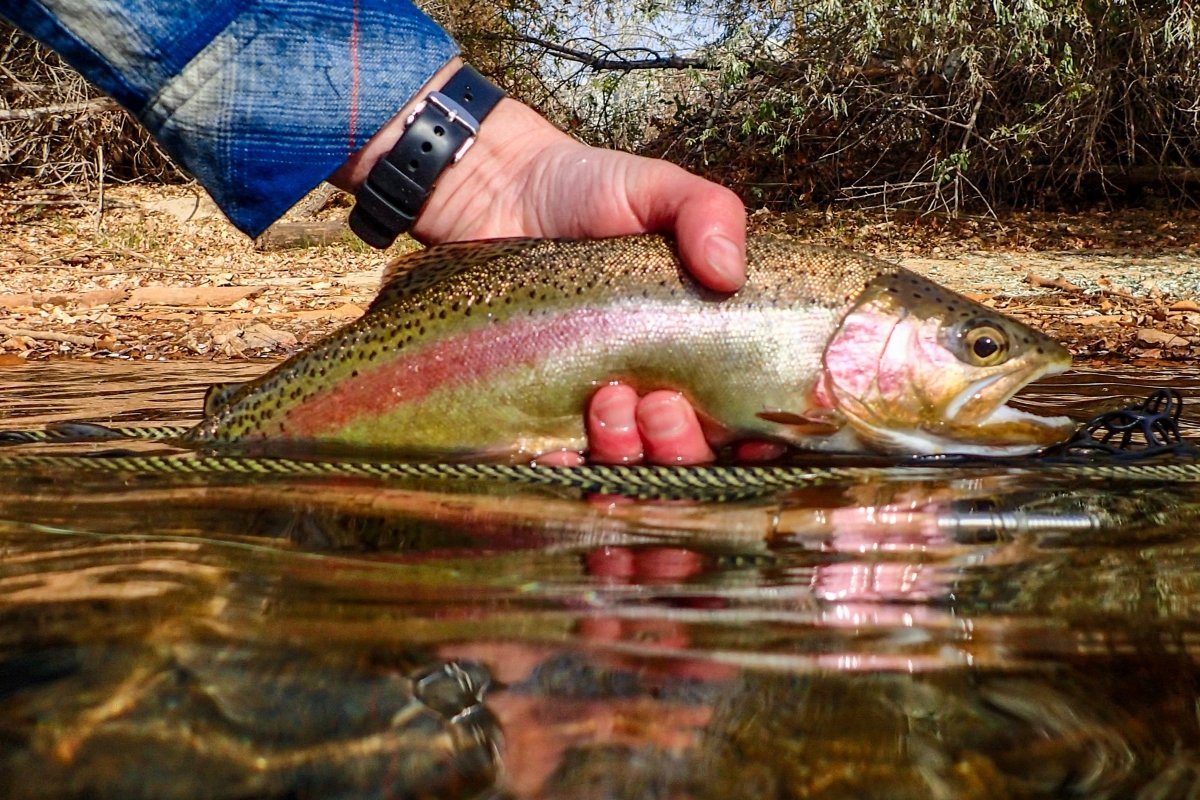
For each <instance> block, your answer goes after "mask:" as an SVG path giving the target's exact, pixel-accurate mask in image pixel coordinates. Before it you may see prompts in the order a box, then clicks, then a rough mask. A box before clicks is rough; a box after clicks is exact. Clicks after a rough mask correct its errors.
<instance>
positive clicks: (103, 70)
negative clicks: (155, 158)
mask: <svg viewBox="0 0 1200 800" xmlns="http://www.w3.org/2000/svg"><path fill="white" fill-rule="evenodd" d="M0 16H4V17H7V18H8V19H9V20H11V21H12V22H13V23H14V24H16V25H17V26H18V27H19V28H22V29H23V30H25V31H26V32H28V33H29V34H31V35H32V36H34V37H35V38H37V39H39V40H41V41H42V42H43V43H44V44H46V45H47V46H49V47H51V48H53V49H54V50H56V51H58V52H59V54H61V55H62V56H63V58H64V59H66V60H67V61H68V62H69V63H70V64H71V65H72V66H74V67H75V68H77V69H78V70H79V71H80V72H82V73H83V74H84V75H85V76H86V77H87V78H88V79H89V80H91V81H92V82H93V83H94V84H96V85H97V86H99V87H100V88H101V89H102V90H104V91H105V92H107V93H108V94H110V95H112V96H113V97H114V98H115V99H116V100H117V101H118V102H120V103H121V104H122V105H124V106H125V107H126V108H128V109H129V110H130V111H131V112H132V113H133V114H134V115H135V116H136V117H137V118H138V119H139V120H140V121H141V122H142V124H144V125H145V126H146V128H147V129H148V130H149V131H150V133H151V134H152V135H153V136H154V137H155V138H156V139H158V141H159V142H160V143H161V144H162V145H163V147H164V149H166V150H167V152H169V153H170V154H171V156H172V157H173V158H175V159H176V161H177V162H178V163H180V164H182V165H183V166H184V167H185V168H186V169H187V170H189V171H190V172H191V173H192V174H193V175H195V176H196V178H197V179H198V180H199V181H200V182H201V183H202V184H204V186H205V188H207V189H208V191H209V193H210V194H212V196H213V199H214V200H216V202H217V204H218V205H220V206H221V208H222V210H224V212H225V213H226V215H227V216H228V217H229V218H230V220H232V221H233V223H234V224H235V225H237V226H238V227H239V228H241V229H242V230H243V231H245V232H246V233H248V234H250V235H251V236H257V235H258V234H259V233H261V232H262V231H263V230H264V229H265V228H266V227H267V226H268V225H270V224H271V223H272V222H274V221H275V220H276V219H278V218H279V217H280V216H282V215H283V213H284V212H285V211H287V209H288V208H290V207H291V206H292V205H294V204H295V203H296V202H297V201H298V200H299V199H300V198H301V197H303V196H304V195H305V193H307V192H308V191H309V190H310V189H312V188H313V187H314V186H316V185H317V184H318V183H320V182H321V181H322V180H324V179H325V178H327V177H328V176H329V175H330V174H332V173H333V172H334V171H335V170H336V169H337V168H338V167H339V166H341V165H342V163H344V162H345V161H346V159H347V158H348V157H349V156H350V155H351V154H352V153H354V152H355V151H356V150H358V149H359V148H360V147H362V145H363V144H365V143H366V140H367V139H369V138H370V137H371V136H372V135H374V133H375V132H376V131H377V130H378V129H379V128H380V127H382V126H383V124H384V123H385V122H387V121H388V120H389V119H391V118H392V117H393V116H394V115H395V114H396V112H397V111H398V110H399V109H400V108H401V107H402V106H403V105H404V104H405V103H407V102H408V101H409V100H410V99H411V98H412V96H413V95H414V94H416V92H417V91H418V90H419V89H420V88H421V86H422V85H423V84H424V83H425V82H426V81H427V80H429V78H430V77H432V76H433V74H434V73H435V72H436V71H437V70H438V69H439V68H440V67H441V66H442V65H444V64H445V63H446V62H447V61H449V60H450V58H451V57H453V56H454V55H455V54H456V53H457V52H458V47H457V45H456V44H455V43H454V42H453V40H451V38H450V37H449V36H448V35H447V34H446V32H445V31H443V30H442V29H441V28H439V27H438V26H437V25H436V24H435V23H434V22H433V21H432V20H430V19H429V18H428V17H426V16H425V15H424V14H423V13H421V12H420V11H419V10H417V8H416V7H415V6H413V5H412V3H411V2H409V0H157V2H156V1H155V0H0Z"/></svg>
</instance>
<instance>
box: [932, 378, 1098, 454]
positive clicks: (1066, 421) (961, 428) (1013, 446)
mask: <svg viewBox="0 0 1200 800" xmlns="http://www.w3.org/2000/svg"><path fill="white" fill-rule="evenodd" d="M1069 367H1070V363H1069V362H1067V363H1056V362H1051V363H1049V364H1046V365H1043V366H1040V367H1038V368H1036V369H1033V370H1015V371H1010V372H1004V373H1000V374H997V375H988V376H985V377H983V378H980V379H979V380H977V381H974V382H972V383H971V384H969V385H968V386H967V387H966V388H965V389H963V390H962V391H961V392H960V393H959V394H958V395H956V396H955V397H954V398H953V399H951V401H950V402H949V403H948V404H947V405H946V407H945V410H944V412H943V415H942V423H941V424H940V425H938V426H936V427H937V432H938V433H940V434H943V436H939V437H938V438H945V439H947V440H948V441H946V443H945V446H946V448H947V449H946V451H945V452H958V453H968V454H978V455H1022V454H1025V453H1032V452H1036V451H1038V450H1041V449H1043V448H1046V447H1049V446H1051V445H1054V444H1058V443H1059V442H1061V441H1063V440H1064V439H1066V438H1067V437H1069V436H1070V435H1071V434H1072V433H1073V432H1074V430H1075V421H1074V420H1072V419H1071V418H1070V417H1065V416H1056V417H1045V416H1041V415H1039V414H1034V413H1031V412H1028V411H1022V410H1020V409H1017V408H1014V407H1013V406H1011V405H1009V401H1011V400H1012V398H1013V396H1014V395H1015V394H1016V393H1017V392H1018V391H1020V390H1021V389H1022V388H1024V387H1025V386H1028V385H1029V384H1031V383H1033V382H1034V381H1036V380H1039V379H1041V378H1044V377H1046V376H1047V375H1056V374H1059V373H1062V372H1065V371H1066V370H1067V369H1068V368H1069Z"/></svg>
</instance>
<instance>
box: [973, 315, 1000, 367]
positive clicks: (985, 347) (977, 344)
mask: <svg viewBox="0 0 1200 800" xmlns="http://www.w3.org/2000/svg"><path fill="white" fill-rule="evenodd" d="M964 328H965V330H964V331H963V333H962V341H963V344H965V345H966V356H967V358H966V360H967V361H968V363H971V364H974V365H975V366H979V367H990V366H993V365H995V364H999V363H1000V362H1001V361H1003V360H1004V359H1005V358H1006V357H1007V356H1008V336H1007V335H1006V334H1005V333H1004V331H1002V330H1000V329H999V328H997V327H996V326H995V325H992V324H991V323H988V322H982V321H974V322H971V323H968V324H967V325H965V326H964Z"/></svg>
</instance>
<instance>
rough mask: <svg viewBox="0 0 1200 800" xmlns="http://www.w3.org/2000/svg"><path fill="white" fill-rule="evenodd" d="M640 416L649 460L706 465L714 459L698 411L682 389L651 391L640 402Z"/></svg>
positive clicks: (638, 425)
mask: <svg viewBox="0 0 1200 800" xmlns="http://www.w3.org/2000/svg"><path fill="white" fill-rule="evenodd" d="M636 416H637V427H638V430H639V431H640V432H641V435H642V444H643V447H644V451H645V456H646V460H647V461H651V462H654V463H656V464H703V463H706V462H709V461H712V460H713V458H714V456H713V451H712V449H711V448H710V447H709V446H708V442H707V441H705V439H704V432H703V431H702V430H701V428H700V421H699V420H698V419H697V418H696V411H695V410H694V409H693V408H692V404H691V403H689V402H688V401H687V399H686V398H685V397H684V396H683V395H681V394H679V393H678V392H667V391H658V392H651V393H650V394H648V395H646V396H645V397H643V398H642V400H641V402H639V403H638V405H637V411H636Z"/></svg>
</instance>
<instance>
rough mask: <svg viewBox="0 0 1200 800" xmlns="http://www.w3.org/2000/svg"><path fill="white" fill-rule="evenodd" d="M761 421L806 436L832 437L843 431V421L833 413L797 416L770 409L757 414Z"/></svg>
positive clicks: (813, 413) (807, 412)
mask: <svg viewBox="0 0 1200 800" xmlns="http://www.w3.org/2000/svg"><path fill="white" fill-rule="evenodd" d="M755 416H756V417H758V418H759V419H763V420H766V421H767V422H776V423H778V424H780V425H786V426H788V427H789V428H791V429H792V430H794V431H795V432H796V433H799V434H804V435H806V436H832V435H833V434H835V433H837V432H838V431H839V430H841V429H842V421H841V420H840V419H838V417H837V416H835V415H834V414H833V413H832V412H826V411H806V412H804V413H803V414H797V413H795V412H794V411H784V410H782V409H769V410H766V411H759V412H758V413H757V414H755Z"/></svg>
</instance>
